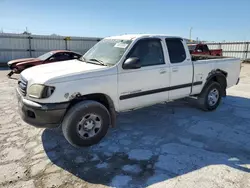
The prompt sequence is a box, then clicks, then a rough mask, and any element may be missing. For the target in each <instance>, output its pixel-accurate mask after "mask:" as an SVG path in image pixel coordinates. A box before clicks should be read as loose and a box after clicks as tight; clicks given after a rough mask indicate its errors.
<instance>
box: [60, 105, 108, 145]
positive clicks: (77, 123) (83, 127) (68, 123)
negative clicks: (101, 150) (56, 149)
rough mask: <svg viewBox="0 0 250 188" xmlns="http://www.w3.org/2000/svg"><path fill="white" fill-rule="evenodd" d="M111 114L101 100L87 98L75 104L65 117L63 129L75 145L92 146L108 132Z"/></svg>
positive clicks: (69, 140) (70, 141)
mask: <svg viewBox="0 0 250 188" xmlns="http://www.w3.org/2000/svg"><path fill="white" fill-rule="evenodd" d="M110 124H111V122H110V114H109V111H108V110H107V108H106V107H105V106H104V105H102V104H101V103H99V102H96V101H91V100H86V101H82V102H80V103H78V104H76V105H74V106H73V107H72V108H71V109H70V110H69V111H68V112H67V114H66V116H65V117H64V120H63V123H62V131H63V135H64V136H65V138H66V140H67V141H68V142H69V143H70V144H71V145H73V146H91V145H94V144H96V143H98V142H99V141H100V140H101V139H102V138H103V137H104V136H105V135H106V133H107V132H108V129H109V126H110Z"/></svg>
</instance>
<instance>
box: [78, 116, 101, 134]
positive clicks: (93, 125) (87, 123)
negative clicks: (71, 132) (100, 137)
mask: <svg viewBox="0 0 250 188" xmlns="http://www.w3.org/2000/svg"><path fill="white" fill-rule="evenodd" d="M101 126H102V119H101V117H100V116H98V115H96V114H87V115H85V116H83V117H82V119H81V120H80V121H79V123H78V124H77V126H76V128H77V133H78V135H79V136H80V137H81V138H82V139H89V138H92V137H94V136H95V135H96V134H97V133H98V132H99V131H100V129H101Z"/></svg>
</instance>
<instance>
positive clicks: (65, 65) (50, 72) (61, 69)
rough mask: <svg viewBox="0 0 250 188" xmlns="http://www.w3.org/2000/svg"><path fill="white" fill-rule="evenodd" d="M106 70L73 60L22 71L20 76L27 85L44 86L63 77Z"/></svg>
mask: <svg viewBox="0 0 250 188" xmlns="http://www.w3.org/2000/svg"><path fill="white" fill-rule="evenodd" d="M107 68H108V67H106V66H102V65H96V64H90V63H85V62H82V61H79V60H77V59H74V60H68V61H60V62H55V63H49V64H44V65H38V66H34V67H31V68H28V69H26V70H24V71H23V72H22V73H21V75H22V76H23V77H24V78H25V79H26V80H28V82H29V83H38V84H44V83H45V82H50V83H52V82H53V81H54V82H56V81H58V80H59V79H65V77H69V76H74V75H77V74H79V73H81V74H82V73H87V72H88V73H89V72H92V71H95V70H99V69H107Z"/></svg>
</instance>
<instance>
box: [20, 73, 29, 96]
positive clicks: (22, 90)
mask: <svg viewBox="0 0 250 188" xmlns="http://www.w3.org/2000/svg"><path fill="white" fill-rule="evenodd" d="M27 85H28V81H27V80H26V79H25V78H23V77H22V76H21V77H20V79H19V80H18V89H19V91H20V93H21V94H22V95H23V96H26V93H27Z"/></svg>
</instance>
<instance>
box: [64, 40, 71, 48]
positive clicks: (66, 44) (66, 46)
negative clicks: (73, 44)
mask: <svg viewBox="0 0 250 188" xmlns="http://www.w3.org/2000/svg"><path fill="white" fill-rule="evenodd" d="M63 40H64V41H65V50H68V40H71V38H70V37H65V38H64V39H63Z"/></svg>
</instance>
